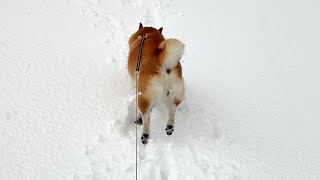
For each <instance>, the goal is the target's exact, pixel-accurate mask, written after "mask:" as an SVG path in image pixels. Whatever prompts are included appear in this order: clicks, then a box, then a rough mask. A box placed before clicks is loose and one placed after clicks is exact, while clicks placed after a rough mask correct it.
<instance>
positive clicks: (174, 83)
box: [128, 23, 185, 144]
mask: <svg viewBox="0 0 320 180" xmlns="http://www.w3.org/2000/svg"><path fill="white" fill-rule="evenodd" d="M162 30H163V28H160V29H156V28H153V27H143V25H142V24H141V23H140V24H139V29H138V30H137V31H136V32H135V33H133V34H132V35H131V37H130V38H129V41H128V43H129V56H128V72H129V75H130V77H131V79H132V82H133V83H134V84H135V82H136V74H135V72H136V66H137V61H138V56H139V48H140V42H141V41H140V38H141V37H142V36H143V35H145V36H146V39H145V40H144V44H143V47H142V54H141V63H140V71H139V76H138V80H137V87H136V88H138V91H139V96H138V107H139V111H140V115H139V118H138V119H137V120H136V123H138V124H143V131H142V135H141V142H142V143H143V144H147V143H148V139H149V137H150V112H151V110H152V108H153V107H154V106H155V105H156V104H158V103H163V102H165V104H166V105H167V107H168V110H169V114H168V120H167V126H166V129H165V130H166V133H167V135H168V136H169V135H171V134H172V133H173V130H174V123H175V113H176V109H177V106H178V105H179V104H180V103H181V102H182V101H183V100H184V98H185V96H184V91H185V90H184V80H183V77H182V68H181V64H180V59H181V57H182V55H183V53H184V47H185V45H184V44H183V43H182V42H181V41H179V40H177V39H165V38H164V36H163V35H162Z"/></svg>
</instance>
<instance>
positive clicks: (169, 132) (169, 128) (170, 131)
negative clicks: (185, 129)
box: [166, 125, 174, 136]
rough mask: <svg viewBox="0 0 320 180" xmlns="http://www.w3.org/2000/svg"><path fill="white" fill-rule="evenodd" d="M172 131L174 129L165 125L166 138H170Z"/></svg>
mask: <svg viewBox="0 0 320 180" xmlns="http://www.w3.org/2000/svg"><path fill="white" fill-rule="evenodd" d="M173 130H174V128H173V126H172V125H167V127H166V133H167V135H168V136H170V135H171V134H172V133H173Z"/></svg>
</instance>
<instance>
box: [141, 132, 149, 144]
mask: <svg viewBox="0 0 320 180" xmlns="http://www.w3.org/2000/svg"><path fill="white" fill-rule="evenodd" d="M148 139H149V134H142V136H141V142H142V144H147V143H148Z"/></svg>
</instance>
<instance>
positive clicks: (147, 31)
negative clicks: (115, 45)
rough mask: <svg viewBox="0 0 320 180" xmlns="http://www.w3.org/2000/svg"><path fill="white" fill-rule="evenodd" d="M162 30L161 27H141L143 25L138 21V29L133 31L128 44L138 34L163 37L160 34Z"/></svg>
mask: <svg viewBox="0 0 320 180" xmlns="http://www.w3.org/2000/svg"><path fill="white" fill-rule="evenodd" d="M162 30H163V28H162V27H161V28H159V29H156V28H153V27H143V25H142V24H141V23H140V24H139V29H138V30H137V31H136V32H135V33H133V34H132V35H131V37H130V39H129V42H128V43H129V46H130V45H131V44H132V43H133V42H134V41H135V40H137V39H138V37H139V36H143V35H147V37H149V38H151V37H153V36H155V37H159V38H160V39H164V37H163V35H162Z"/></svg>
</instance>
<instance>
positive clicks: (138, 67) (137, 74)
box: [135, 34, 147, 180]
mask: <svg viewBox="0 0 320 180" xmlns="http://www.w3.org/2000/svg"><path fill="white" fill-rule="evenodd" d="M146 38H147V34H145V35H142V36H139V39H140V47H139V55H138V61H137V66H136V73H135V74H136V121H137V120H138V76H139V71H140V63H141V56H142V48H143V43H144V40H145V39H146ZM137 137H138V122H136V180H137V179H138V159H137V157H138V138H137Z"/></svg>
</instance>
